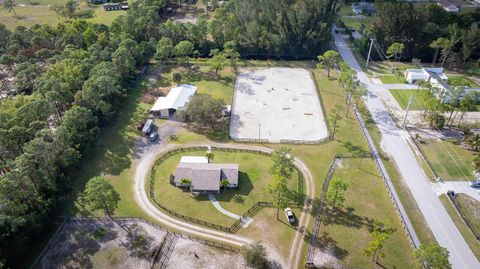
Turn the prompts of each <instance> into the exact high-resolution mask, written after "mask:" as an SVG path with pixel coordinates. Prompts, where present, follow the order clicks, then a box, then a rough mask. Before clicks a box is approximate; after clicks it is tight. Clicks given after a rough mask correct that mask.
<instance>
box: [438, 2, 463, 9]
mask: <svg viewBox="0 0 480 269" xmlns="http://www.w3.org/2000/svg"><path fill="white" fill-rule="evenodd" d="M438 5H439V6H441V7H442V8H443V9H444V10H445V11H447V12H458V11H459V10H460V9H459V8H458V6H457V5H455V4H454V3H452V2H450V1H448V0H439V1H438Z"/></svg>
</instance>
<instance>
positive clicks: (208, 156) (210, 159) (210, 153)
mask: <svg viewBox="0 0 480 269" xmlns="http://www.w3.org/2000/svg"><path fill="white" fill-rule="evenodd" d="M214 156H215V155H214V154H213V152H211V151H207V152H206V153H205V157H207V159H208V162H211V161H212V160H213V157H214Z"/></svg>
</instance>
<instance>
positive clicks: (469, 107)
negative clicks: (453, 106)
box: [457, 91, 478, 125]
mask: <svg viewBox="0 0 480 269" xmlns="http://www.w3.org/2000/svg"><path fill="white" fill-rule="evenodd" d="M477 100H478V93H477V92H476V91H470V92H468V93H467V94H465V96H463V98H462V100H460V107H459V109H460V111H461V112H462V113H461V115H460V118H459V119H458V122H457V125H460V122H461V121H462V120H463V117H464V116H465V114H466V113H467V112H468V111H473V110H475V108H476V105H477Z"/></svg>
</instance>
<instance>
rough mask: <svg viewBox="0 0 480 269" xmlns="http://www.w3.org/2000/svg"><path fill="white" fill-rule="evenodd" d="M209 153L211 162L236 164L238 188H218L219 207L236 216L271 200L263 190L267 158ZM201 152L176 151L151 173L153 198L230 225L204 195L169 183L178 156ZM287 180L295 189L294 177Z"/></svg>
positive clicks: (267, 166)
mask: <svg viewBox="0 0 480 269" xmlns="http://www.w3.org/2000/svg"><path fill="white" fill-rule="evenodd" d="M213 154H214V155H215V157H214V158H213V163H238V164H239V165H240V172H239V173H240V174H239V180H238V189H225V190H221V191H220V194H219V195H215V197H216V198H217V200H218V201H219V202H220V204H221V206H222V207H223V208H225V209H226V210H228V211H230V212H233V213H235V214H237V215H243V214H244V213H245V212H246V211H247V210H248V209H249V208H250V207H252V206H253V205H254V204H255V203H257V202H260V201H266V202H268V201H271V198H270V196H269V194H268V192H267V184H268V182H269V181H270V179H271V176H270V173H269V171H268V170H269V169H270V166H271V165H272V162H271V160H270V158H269V157H267V156H263V155H258V154H253V153H232V152H221V151H213ZM204 155H205V152H203V151H194V152H183V153H178V154H175V155H173V156H172V157H170V158H168V159H167V160H165V161H164V162H163V163H162V164H161V165H159V166H158V168H157V173H156V175H155V189H154V190H155V199H156V201H157V202H158V203H159V204H161V205H163V206H165V207H167V208H169V209H171V210H174V211H176V212H178V213H181V214H184V215H186V216H190V217H194V218H197V219H201V220H205V221H209V222H212V223H215V224H218V225H225V226H230V225H231V224H233V223H234V222H235V221H236V220H235V219H232V218H230V217H227V216H225V215H223V214H222V213H220V212H219V211H217V210H216V209H215V208H214V207H213V205H212V203H211V202H210V200H209V199H208V196H207V195H199V196H197V197H192V196H191V195H190V192H188V191H185V190H183V189H181V188H178V187H175V186H173V185H171V184H170V182H169V177H170V174H175V167H176V166H177V165H178V162H179V161H180V158H181V156H204ZM290 183H291V185H290V188H291V189H293V190H294V191H296V190H297V178H296V177H294V178H293V179H292V181H291V182H290ZM235 196H237V197H239V198H235ZM237 199H238V200H237Z"/></svg>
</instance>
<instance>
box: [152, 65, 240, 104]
mask: <svg viewBox="0 0 480 269" xmlns="http://www.w3.org/2000/svg"><path fill="white" fill-rule="evenodd" d="M175 72H177V73H180V74H182V80H181V82H180V83H189V84H192V85H195V86H197V87H198V89H197V93H198V94H209V95H211V96H212V97H213V98H215V99H219V100H223V101H224V102H225V104H228V105H230V104H232V100H233V84H234V83H235V77H236V75H235V73H234V72H233V71H231V69H230V68H225V69H224V70H223V71H221V72H220V77H216V75H215V74H214V73H213V71H211V70H210V67H209V66H208V65H205V64H202V65H197V69H196V70H193V69H191V68H185V67H178V66H173V67H170V68H168V69H166V70H165V72H163V73H162V75H161V76H160V78H159V79H160V84H161V86H172V85H175V84H177V83H176V82H174V81H173V80H172V77H173V73H175Z"/></svg>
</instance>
